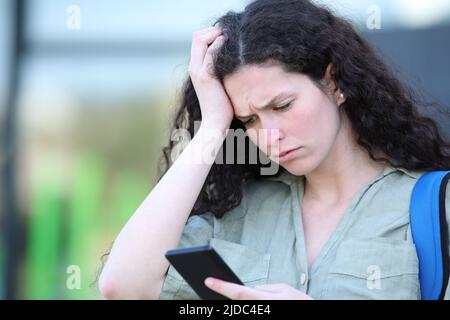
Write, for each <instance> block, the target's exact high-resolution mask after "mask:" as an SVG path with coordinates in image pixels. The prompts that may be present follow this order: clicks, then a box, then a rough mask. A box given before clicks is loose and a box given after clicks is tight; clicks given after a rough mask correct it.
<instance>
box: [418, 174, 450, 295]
mask: <svg viewBox="0 0 450 320" xmlns="http://www.w3.org/2000/svg"><path fill="white" fill-rule="evenodd" d="M449 178H450V171H434V172H428V173H426V174H424V175H422V176H421V177H420V179H419V180H418V181H417V183H416V185H415V186H414V189H413V192H412V194H411V205H410V222H411V232H412V236H413V241H414V244H415V246H416V250H417V256H418V258H419V280H420V290H421V293H422V299H423V300H437V299H439V300H441V299H443V297H444V295H445V291H446V288H447V284H448V278H449V257H448V251H447V250H448V227H447V221H446V218H445V190H446V187H447V182H448V180H449Z"/></svg>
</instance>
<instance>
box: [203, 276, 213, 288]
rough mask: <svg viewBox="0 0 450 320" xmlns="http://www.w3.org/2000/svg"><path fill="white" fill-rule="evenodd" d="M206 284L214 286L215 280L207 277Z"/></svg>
mask: <svg viewBox="0 0 450 320" xmlns="http://www.w3.org/2000/svg"><path fill="white" fill-rule="evenodd" d="M205 284H206V285H207V286H208V287H212V286H214V281H213V280H212V279H210V278H207V279H206V280H205Z"/></svg>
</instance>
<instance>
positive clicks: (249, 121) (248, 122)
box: [243, 118, 254, 126]
mask: <svg viewBox="0 0 450 320" xmlns="http://www.w3.org/2000/svg"><path fill="white" fill-rule="evenodd" d="M253 122H254V121H253V118H250V119H249V120H247V121H245V122H243V124H244V125H245V126H246V125H249V124H252V123H253Z"/></svg>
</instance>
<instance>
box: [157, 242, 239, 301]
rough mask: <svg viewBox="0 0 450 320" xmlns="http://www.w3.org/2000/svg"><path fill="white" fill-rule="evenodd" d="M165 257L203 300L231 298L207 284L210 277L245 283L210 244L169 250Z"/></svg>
mask: <svg viewBox="0 0 450 320" xmlns="http://www.w3.org/2000/svg"><path fill="white" fill-rule="evenodd" d="M165 257H166V258H167V260H169V262H170V263H171V264H172V266H173V267H174V268H175V270H177V271H178V273H179V274H180V275H181V276H182V277H183V278H184V280H186V282H187V283H188V284H189V285H190V286H191V288H192V289H193V290H194V291H195V292H196V293H197V294H198V296H199V297H200V298H201V299H203V300H230V299H228V298H227V297H225V296H223V295H221V294H219V293H217V292H215V291H213V290H211V289H209V288H208V287H207V286H205V284H204V281H205V279H206V278H208V277H214V278H217V279H221V280H224V281H228V282H233V283H236V284H240V285H243V283H242V281H241V280H240V279H239V278H238V277H237V276H236V274H235V273H234V272H233V270H231V269H230V267H229V266H228V265H227V264H226V263H225V261H223V259H222V258H221V257H220V255H219V254H218V253H217V252H216V250H214V248H213V247H211V246H209V245H206V246H199V247H189V248H179V249H173V250H169V251H167V252H166V254H165Z"/></svg>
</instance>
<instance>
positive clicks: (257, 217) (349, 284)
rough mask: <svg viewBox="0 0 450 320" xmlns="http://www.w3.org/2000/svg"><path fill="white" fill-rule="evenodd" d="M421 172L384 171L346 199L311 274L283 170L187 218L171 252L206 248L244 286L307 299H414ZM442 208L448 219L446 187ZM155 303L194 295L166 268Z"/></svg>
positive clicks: (297, 191) (294, 186) (295, 190)
mask: <svg viewBox="0 0 450 320" xmlns="http://www.w3.org/2000/svg"><path fill="white" fill-rule="evenodd" d="M423 173H424V172H422V171H408V170H405V169H397V168H393V167H391V166H388V167H386V168H385V169H384V171H383V172H382V173H381V174H380V175H379V176H377V177H376V178H374V179H373V180H372V181H371V182H370V183H368V184H367V185H366V186H365V187H363V188H362V189H361V190H360V191H359V192H358V193H357V194H356V195H355V196H354V197H353V199H352V201H351V203H350V205H349V207H348V208H347V211H346V213H345V215H344V216H343V218H342V219H341V220H340V222H339V224H338V225H337V228H336V229H335V230H334V232H333V233H332V235H331V237H330V238H329V239H328V241H327V242H326V243H325V244H324V246H323V247H322V249H321V251H320V253H319V255H318V256H317V257H316V258H315V260H314V262H313V264H312V265H311V268H310V269H308V264H307V255H306V249H305V239H304V232H303V225H302V219H301V203H302V197H303V187H304V179H305V177H304V176H295V175H292V174H290V173H289V172H287V171H283V173H281V175H280V176H278V177H269V178H266V179H264V180H258V181H256V180H253V181H250V182H248V183H247V184H246V185H245V187H244V192H243V199H242V202H241V204H240V205H239V206H238V207H236V208H234V209H232V210H230V211H228V212H227V213H226V214H225V215H224V217H223V218H221V219H218V218H215V217H214V215H213V214H212V213H209V212H208V213H205V214H202V215H199V216H192V217H190V218H189V220H188V222H187V224H186V227H185V229H184V231H183V234H182V237H181V240H180V243H179V246H178V247H190V246H199V245H207V244H210V245H211V246H213V247H214V248H215V249H216V251H217V252H218V253H219V254H220V255H221V256H222V258H223V259H224V260H225V262H226V263H227V264H228V265H229V266H230V267H231V269H232V270H233V271H234V272H235V273H236V275H237V276H238V277H239V278H240V279H241V280H242V282H244V284H245V285H246V286H250V287H254V286H255V285H260V284H274V283H285V284H288V285H290V286H292V287H294V288H297V289H298V290H300V291H302V292H304V293H306V294H308V295H309V296H311V297H312V298H314V299H420V285H419V277H418V273H419V269H418V258H417V253H416V249H415V246H414V243H413V241H412V235H411V229H410V224H409V214H410V213H409V206H410V197H411V192H412V189H413V187H414V184H415V183H416V181H417V179H418V178H419V177H420V176H421V175H422V174H423ZM445 203H446V208H447V210H446V215H447V221H449V220H450V186H449V187H448V188H447V192H446V200H445ZM449 225H450V224H449ZM449 254H450V248H449ZM445 298H446V299H449V298H450V290H447V292H446V295H445ZM160 299H199V297H198V295H197V294H196V293H195V292H194V291H193V290H192V289H191V288H190V286H189V285H188V284H187V283H186V282H185V281H184V280H183V278H182V277H181V276H180V274H179V273H178V272H177V271H176V270H175V269H174V268H173V267H172V266H170V268H169V271H168V274H167V276H166V279H165V282H164V285H163V288H162V291H161V295H160Z"/></svg>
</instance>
